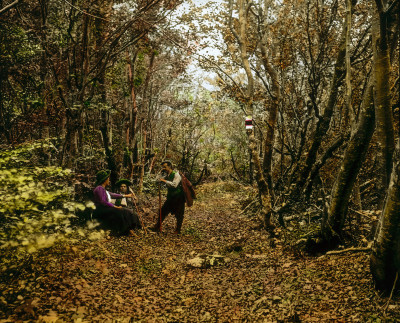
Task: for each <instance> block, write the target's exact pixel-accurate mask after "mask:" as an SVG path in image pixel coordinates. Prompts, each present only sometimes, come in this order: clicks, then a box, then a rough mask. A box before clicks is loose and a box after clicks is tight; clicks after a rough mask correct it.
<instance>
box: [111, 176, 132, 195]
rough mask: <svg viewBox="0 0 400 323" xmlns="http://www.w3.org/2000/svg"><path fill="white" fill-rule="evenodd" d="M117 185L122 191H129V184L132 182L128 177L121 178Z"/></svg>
mask: <svg viewBox="0 0 400 323" xmlns="http://www.w3.org/2000/svg"><path fill="white" fill-rule="evenodd" d="M115 185H116V186H117V187H118V189H119V191H120V192H121V193H129V186H132V183H131V182H130V181H128V180H127V179H120V180H119V181H118V182H117V183H116V184H115Z"/></svg>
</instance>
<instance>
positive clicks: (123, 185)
mask: <svg viewBox="0 0 400 323" xmlns="http://www.w3.org/2000/svg"><path fill="white" fill-rule="evenodd" d="M115 186H117V187H118V189H119V194H121V195H125V194H132V196H131V197H130V198H126V197H123V198H119V199H116V200H115V202H113V203H114V204H115V205H118V206H119V205H120V206H123V207H128V208H131V209H133V208H134V200H137V198H136V196H135V193H133V190H132V188H131V186H132V183H131V182H130V181H129V180H127V179H120V180H119V181H118V182H117V183H115Z"/></svg>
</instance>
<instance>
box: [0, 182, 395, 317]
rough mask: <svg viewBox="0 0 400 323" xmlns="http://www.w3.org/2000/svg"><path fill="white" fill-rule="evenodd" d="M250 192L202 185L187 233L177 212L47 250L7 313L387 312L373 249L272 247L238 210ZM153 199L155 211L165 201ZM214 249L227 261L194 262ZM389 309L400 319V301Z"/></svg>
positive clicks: (281, 243) (375, 314)
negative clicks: (307, 252)
mask: <svg viewBox="0 0 400 323" xmlns="http://www.w3.org/2000/svg"><path fill="white" fill-rule="evenodd" d="M243 190H246V188H245V187H242V186H240V185H238V184H232V183H231V184H227V183H225V184H224V183H212V184H206V185H203V186H202V187H200V188H199V189H198V195H199V198H198V199H197V200H196V201H195V204H194V206H193V207H192V208H189V209H187V210H186V215H185V220H184V224H183V230H182V232H183V234H182V235H181V236H176V235H174V234H173V231H174V228H175V218H174V217H172V216H169V217H168V218H167V219H166V221H165V222H164V223H165V224H164V226H163V233H162V234H155V233H148V234H145V233H144V232H138V236H137V237H120V238H116V237H112V238H109V239H103V240H101V241H96V242H88V241H80V242H77V243H75V244H73V245H67V246H65V247H62V248H56V250H53V251H51V253H43V254H42V256H38V258H37V260H36V262H35V263H34V264H32V268H31V269H32V271H31V272H30V273H29V272H26V273H25V274H24V275H25V278H24V281H25V284H28V283H27V281H32V282H33V284H32V289H31V291H30V292H29V297H28V296H26V295H21V297H20V299H19V301H18V299H17V300H16V303H15V306H14V305H13V306H14V309H13V312H12V313H13V314H9V316H8V317H9V318H12V320H17V319H19V320H20V319H33V318H34V319H37V320H40V321H43V322H56V321H57V320H61V321H66V322H69V321H75V322H92V321H99V322H104V321H107V320H117V321H127V322H128V321H129V320H132V321H134V322H138V321H140V322H199V321H204V322H235V321H236V322H242V321H248V322H257V321H264V322H324V321H331V322H332V321H333V322H356V321H360V322H366V321H368V320H370V321H371V322H375V318H377V317H383V311H384V310H383V309H384V308H385V304H386V301H387V299H384V298H381V297H379V295H378V294H377V293H376V292H375V291H374V289H373V285H372V279H371V277H370V274H369V270H368V255H367V254H365V253H361V254H354V255H350V254H346V255H340V256H326V257H323V258H311V257H305V256H302V255H298V254H297V256H295V254H294V253H293V252H292V251H291V249H290V248H288V247H287V244H286V243H284V241H283V240H285V239H284V238H283V233H282V232H281V233H280V234H278V237H277V238H276V239H274V243H273V244H274V245H275V247H272V246H271V245H272V240H271V239H270V238H269V237H268V235H267V234H266V233H265V231H262V230H261V231H260V230H255V229H252V228H254V227H255V226H256V221H255V220H254V218H253V219H251V218H249V217H247V216H245V215H240V213H241V210H240V209H241V208H240V204H239V202H238V197H239V196H241V195H243V194H244V192H243ZM151 202H152V205H154V208H153V210H156V209H157V205H158V203H157V199H156V198H154V200H152V201H151ZM145 222H146V223H147V224H148V225H151V224H153V223H154V219H150V218H146V219H145ZM215 253H218V254H219V255H221V256H222V258H217V260H218V259H221V261H220V262H219V263H217V264H214V265H213V266H208V267H207V268H194V267H192V266H190V265H188V264H187V261H188V260H189V259H192V258H194V257H195V256H196V255H198V254H207V255H212V254H215ZM41 257H42V258H41ZM209 259H212V257H210V258H209ZM22 276H23V275H22ZM15 284H16V282H15ZM28 285H29V284H28ZM29 286H31V285H29ZM9 288H15V286H14V287H12V286H9ZM21 298H22V299H21ZM18 302H20V305H17V304H18ZM386 314H387V316H388V317H389V318H390V319H392V320H393V321H396V320H399V319H400V302H399V300H398V298H397V299H396V298H394V299H392V300H391V301H390V303H389V306H388V308H387V310H386ZM0 318H1V317H0Z"/></svg>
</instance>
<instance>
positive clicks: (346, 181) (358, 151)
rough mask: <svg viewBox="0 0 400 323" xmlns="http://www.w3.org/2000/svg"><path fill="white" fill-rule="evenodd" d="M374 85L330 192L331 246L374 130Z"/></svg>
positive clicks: (327, 222)
mask: <svg viewBox="0 0 400 323" xmlns="http://www.w3.org/2000/svg"><path fill="white" fill-rule="evenodd" d="M372 85H373V82H372V80H371V81H370V82H369V83H368V85H367V90H366V91H365V94H364V98H363V101H362V107H361V113H360V117H359V121H358V123H357V126H356V128H355V130H354V132H353V133H352V135H351V138H350V141H349V143H348V145H347V148H346V151H345V153H344V158H343V162H342V165H341V167H340V170H339V173H338V175H337V178H336V181H335V183H334V185H333V188H332V191H331V201H330V204H329V208H328V214H327V216H326V217H325V218H324V221H323V223H322V228H321V233H322V236H323V237H324V239H325V240H326V241H328V242H329V244H330V245H332V246H334V245H335V243H337V242H338V241H339V240H338V238H339V236H340V234H341V232H342V228H343V225H344V222H345V218H346V214H347V207H348V204H349V200H350V195H351V192H352V190H353V187H354V183H355V181H356V179H357V175H358V173H359V171H360V169H361V166H362V164H363V162H364V160H365V155H366V153H367V150H368V147H369V143H370V141H371V138H372V135H373V133H374V127H375V107H374V103H373V86H372Z"/></svg>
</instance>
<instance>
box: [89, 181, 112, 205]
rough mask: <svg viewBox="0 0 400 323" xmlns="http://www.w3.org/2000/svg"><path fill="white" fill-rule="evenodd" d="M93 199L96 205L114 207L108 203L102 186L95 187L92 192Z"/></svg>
mask: <svg viewBox="0 0 400 323" xmlns="http://www.w3.org/2000/svg"><path fill="white" fill-rule="evenodd" d="M93 199H94V202H95V203H96V204H100V205H102V206H106V207H114V204H112V203H110V202H108V199H107V193H106V189H105V188H104V187H103V186H97V187H96V188H95V189H94V191H93Z"/></svg>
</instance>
